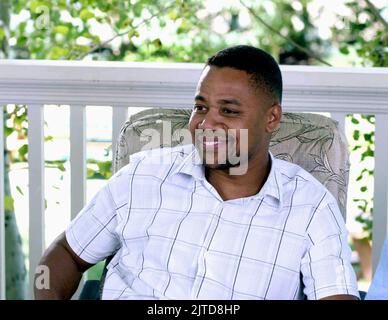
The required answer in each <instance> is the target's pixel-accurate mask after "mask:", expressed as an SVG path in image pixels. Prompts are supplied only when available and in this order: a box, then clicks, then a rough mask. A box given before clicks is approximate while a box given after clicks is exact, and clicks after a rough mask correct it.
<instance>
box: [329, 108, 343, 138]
mask: <svg viewBox="0 0 388 320" xmlns="http://www.w3.org/2000/svg"><path fill="white" fill-rule="evenodd" d="M330 115H331V117H332V119H334V120H336V121H338V128H339V129H340V130H341V131H342V132H343V133H345V119H346V114H345V113H342V112H332V113H331V114H330Z"/></svg>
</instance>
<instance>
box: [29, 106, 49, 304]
mask: <svg viewBox="0 0 388 320" xmlns="http://www.w3.org/2000/svg"><path fill="white" fill-rule="evenodd" d="M43 118H44V116H43V105H29V106H28V177H29V183H28V189H29V212H30V222H29V224H30V226H29V259H30V264H29V268H30V270H29V272H30V294H31V298H32V293H33V284H34V274H35V269H36V267H37V266H38V263H39V260H40V258H41V256H42V254H43V250H44V247H45V243H44V238H45V232H44V227H45V224H44V212H45V201H44V200H45V192H44V191H45V190H44V134H43V132H44V119H43Z"/></svg>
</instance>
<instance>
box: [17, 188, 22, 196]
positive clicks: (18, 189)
mask: <svg viewBox="0 0 388 320" xmlns="http://www.w3.org/2000/svg"><path fill="white" fill-rule="evenodd" d="M16 190H17V191H19V193H20V194H21V195H22V196H24V193H23V191H22V189H21V188H20V187H19V186H16Z"/></svg>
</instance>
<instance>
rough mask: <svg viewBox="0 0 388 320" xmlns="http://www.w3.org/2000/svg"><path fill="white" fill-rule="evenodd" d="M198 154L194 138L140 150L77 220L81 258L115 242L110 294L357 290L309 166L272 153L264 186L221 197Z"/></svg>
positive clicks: (338, 219)
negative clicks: (182, 143)
mask: <svg viewBox="0 0 388 320" xmlns="http://www.w3.org/2000/svg"><path fill="white" fill-rule="evenodd" d="M166 159H167V161H166ZM198 159H199V156H198V153H197V152H196V150H195V148H194V147H193V146H192V145H187V146H183V147H182V146H180V147H176V148H172V149H170V148H164V149H160V150H154V151H148V152H141V153H137V154H135V155H134V156H132V157H131V161H130V164H129V165H127V166H125V167H124V168H122V169H121V170H120V171H119V172H117V173H116V174H115V175H114V176H113V177H112V178H111V179H110V181H108V183H107V184H106V186H105V187H104V188H103V189H102V190H101V191H100V192H99V193H98V194H97V195H96V196H95V197H94V199H93V200H92V201H91V202H90V203H89V204H88V205H87V206H86V207H85V208H84V209H83V210H82V211H81V213H80V214H79V215H78V216H77V218H76V219H75V220H73V222H72V223H71V225H70V226H69V228H68V229H67V231H66V238H67V241H68V242H69V244H70V246H71V247H72V249H73V250H74V251H75V252H76V254H78V255H79V256H80V257H81V258H82V259H83V260H85V261H87V262H89V263H96V262H98V261H100V260H102V259H104V258H106V257H107V256H109V255H112V254H114V253H115V252H116V251H117V253H116V254H115V256H114V258H113V259H112V261H111V262H110V263H109V265H108V272H107V275H106V280H105V285H104V290H103V296H102V298H103V299H300V298H301V297H302V296H303V293H304V294H305V295H306V296H307V297H308V298H309V299H320V298H323V297H325V296H330V295H335V294H351V295H354V296H358V290H357V283H356V278H355V274H354V271H353V269H352V266H351V264H350V256H351V251H350V248H349V246H348V244H347V231H346V228H345V225H344V221H343V218H342V216H341V214H340V211H339V209H338V206H337V204H336V201H335V199H334V197H333V196H332V195H331V194H330V193H329V192H328V191H327V189H326V188H324V187H323V186H322V185H321V184H320V183H319V182H318V181H317V180H315V179H314V178H313V177H312V176H311V175H310V174H309V173H307V172H306V171H304V170H303V169H301V168H300V167H298V166H296V165H294V164H291V163H289V162H285V161H282V160H278V159H275V158H274V157H273V156H272V155H271V161H272V165H271V170H270V174H269V176H268V179H267V181H266V182H265V184H264V186H263V188H262V189H261V190H260V192H259V193H258V194H256V195H254V196H251V197H246V198H240V199H233V200H228V201H223V200H222V198H221V197H220V196H219V194H218V193H217V191H216V190H215V189H214V188H213V187H212V186H211V185H210V184H209V183H208V181H207V180H206V178H205V174H204V167H203V166H202V165H200V164H198V163H197V162H196V161H198ZM161 160H163V161H162V163H160V162H161ZM193 160H194V161H193Z"/></svg>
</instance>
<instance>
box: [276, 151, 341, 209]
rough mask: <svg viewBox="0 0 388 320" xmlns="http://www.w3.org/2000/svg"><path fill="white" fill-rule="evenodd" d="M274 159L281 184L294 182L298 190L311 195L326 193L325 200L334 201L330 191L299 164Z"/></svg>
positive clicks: (292, 183)
mask: <svg viewBox="0 0 388 320" xmlns="http://www.w3.org/2000/svg"><path fill="white" fill-rule="evenodd" d="M274 161H275V167H276V170H277V171H278V174H280V176H281V180H282V182H283V185H294V183H297V184H298V190H299V192H306V193H308V194H309V195H312V196H313V195H316V196H319V195H323V194H327V200H329V199H330V200H329V201H330V202H331V201H336V200H335V199H334V197H333V195H332V194H331V193H330V191H329V190H328V189H327V188H326V187H325V186H324V185H323V184H322V183H321V182H320V181H319V180H318V179H317V178H315V177H314V176H313V175H312V174H311V173H309V172H308V171H306V170H305V169H304V168H302V167H301V166H299V165H297V164H295V163H292V162H289V161H285V160H281V159H276V158H275V159H274Z"/></svg>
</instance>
